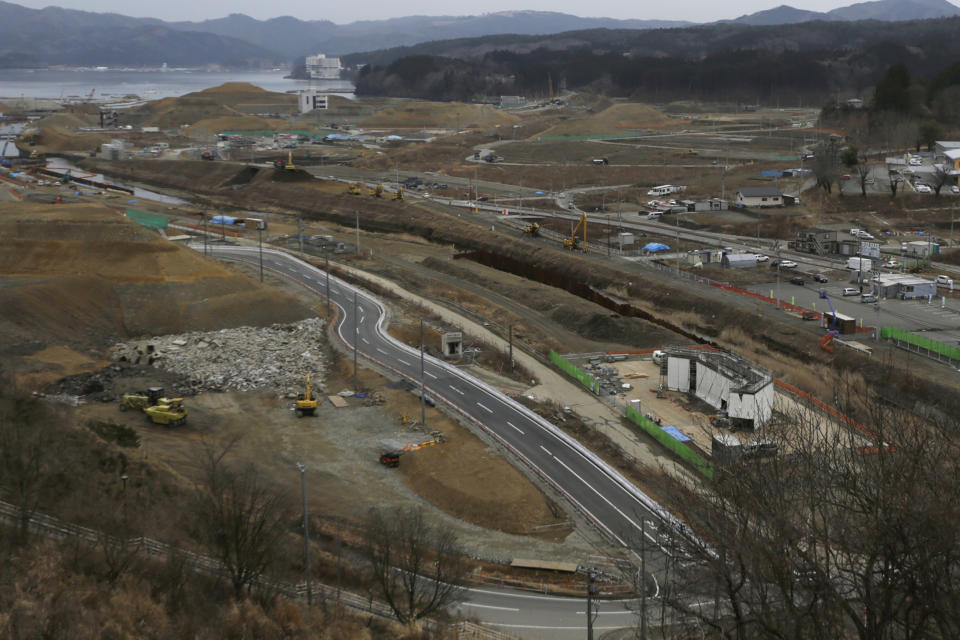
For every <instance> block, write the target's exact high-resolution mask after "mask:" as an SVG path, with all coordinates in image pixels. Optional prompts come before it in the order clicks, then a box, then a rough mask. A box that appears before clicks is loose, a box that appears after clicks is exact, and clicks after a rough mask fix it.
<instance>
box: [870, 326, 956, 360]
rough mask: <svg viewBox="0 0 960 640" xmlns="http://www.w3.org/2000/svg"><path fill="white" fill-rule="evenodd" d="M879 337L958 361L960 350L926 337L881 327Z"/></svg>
mask: <svg viewBox="0 0 960 640" xmlns="http://www.w3.org/2000/svg"><path fill="white" fill-rule="evenodd" d="M880 337H881V338H883V339H884V340H899V341H900V342H906V343H907V344H911V345H913V346H915V347H920V348H921V349H926V350H927V351H932V352H933V353H937V354H940V355H942V356H944V357H947V358H950V359H951V360H960V349H958V348H956V347H953V346H950V345H949V344H943V343H942V342H937V341H936V340H931V339H930V338H928V337H926V336H918V335H916V334H914V333H910V332H909V331H904V330H903V329H896V328H894V327H883V328H881V329H880Z"/></svg>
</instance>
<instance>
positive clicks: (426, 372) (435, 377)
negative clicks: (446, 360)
mask: <svg viewBox="0 0 960 640" xmlns="http://www.w3.org/2000/svg"><path fill="white" fill-rule="evenodd" d="M424 373H425V374H427V375H428V376H430V377H431V378H433V379H434V380H436V379H437V376H435V375H433V374H432V373H430V372H429V371H424Z"/></svg>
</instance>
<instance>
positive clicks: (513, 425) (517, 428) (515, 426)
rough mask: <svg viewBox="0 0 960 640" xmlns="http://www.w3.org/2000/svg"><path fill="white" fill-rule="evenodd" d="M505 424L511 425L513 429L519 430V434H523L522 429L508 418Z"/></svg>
mask: <svg viewBox="0 0 960 640" xmlns="http://www.w3.org/2000/svg"><path fill="white" fill-rule="evenodd" d="M507 425H508V426H510V427H513V428H514V429H516V430H517V431H519V432H520V435H524V433H523V430H522V429H521V428H520V427H518V426H517V425H515V424H513V423H512V422H510V421H509V420H507Z"/></svg>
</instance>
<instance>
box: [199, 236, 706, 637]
mask: <svg viewBox="0 0 960 640" xmlns="http://www.w3.org/2000/svg"><path fill="white" fill-rule="evenodd" d="M208 246H212V245H208ZM195 248H196V247H195ZM212 253H213V256H214V257H219V258H227V259H234V260H243V261H245V262H249V263H254V264H256V263H257V262H258V259H259V258H258V249H257V247H243V246H223V245H216V246H215V248H214V249H213V252H212ZM263 265H264V268H265V269H268V270H270V271H271V272H273V273H275V274H277V275H279V276H282V277H286V278H288V279H291V280H294V281H296V282H298V283H300V284H301V285H303V286H305V287H307V288H309V289H310V290H312V291H314V292H315V293H316V294H317V295H318V296H320V297H324V295H325V289H326V287H325V284H326V274H325V272H324V271H322V270H321V269H317V268H316V267H313V266H311V265H309V264H307V263H305V262H303V261H302V260H299V259H297V258H295V257H293V256H291V255H289V254H286V253H283V252H281V251H277V250H274V249H264V250H263ZM355 296H356V298H355ZM330 299H331V302H332V304H334V305H336V306H337V308H338V309H339V311H340V312H339V314H338V317H337V324H336V327H335V329H336V333H337V335H338V336H339V338H340V339H341V340H342V341H343V342H344V344H346V345H347V346H348V347H349V348H351V349H352V348H353V345H354V336H356V337H357V339H358V351H359V353H360V354H362V355H363V356H364V357H366V358H368V359H370V360H373V361H374V362H376V363H377V364H379V365H381V366H382V367H385V368H387V369H389V370H391V371H393V372H394V373H396V374H397V375H400V376H403V377H404V378H407V379H408V380H410V381H412V382H414V383H415V384H419V380H420V352H419V350H417V349H414V348H412V347H409V346H407V345H404V344H401V343H399V342H397V341H396V340H394V339H393V338H392V337H390V336H389V335H387V334H386V332H385V331H384V330H383V328H382V324H383V321H384V317H385V309H384V307H383V305H382V304H381V303H380V302H379V301H378V300H377V299H376V298H374V297H373V296H371V295H369V294H368V293H366V292H364V291H362V290H360V289H357V288H356V287H353V286H351V285H349V284H347V283H346V282H344V281H342V280H340V279H338V278H336V277H333V276H331V277H330ZM355 299H356V313H354V300H355ZM424 375H425V377H424V380H425V387H426V389H427V393H428V395H430V396H432V397H433V398H435V399H437V400H438V401H442V402H444V403H446V404H447V406H448V407H450V408H452V409H453V410H455V411H457V412H459V413H460V414H461V415H463V416H465V417H467V418H468V419H471V420H472V421H474V422H475V423H476V424H478V425H480V426H481V427H482V428H483V429H484V430H485V431H486V432H487V433H488V434H489V435H490V436H492V437H493V438H495V439H496V440H497V441H499V442H500V443H501V444H503V445H505V446H506V447H507V448H509V449H510V450H511V451H512V452H513V453H514V455H516V456H517V457H518V458H519V459H520V460H521V461H522V462H523V463H524V464H526V465H527V466H528V467H529V468H530V469H531V470H533V471H534V472H535V473H536V474H537V475H538V476H540V477H541V478H542V479H543V480H545V481H546V482H548V483H549V484H550V485H551V486H553V487H554V488H555V489H556V490H558V491H559V492H560V493H561V494H562V495H563V496H564V497H566V499H567V500H568V501H569V502H570V503H571V504H572V505H573V507H574V508H575V509H577V510H578V511H579V512H581V514H583V515H584V516H585V517H586V518H587V519H588V520H589V521H590V522H591V523H592V524H594V526H595V527H597V528H598V529H599V530H600V531H601V532H602V533H603V534H604V535H605V536H606V537H607V538H608V539H610V540H612V541H614V542H615V543H617V544H618V545H621V546H623V547H629V548H630V549H631V553H632V554H633V556H634V561H635V563H636V564H637V565H639V555H638V554H637V550H639V548H640V544H639V540H640V537H641V526H642V525H641V520H642V519H644V520H646V521H647V522H646V524H645V536H646V538H647V541H648V544H646V545H645V548H646V549H647V573H648V576H647V578H646V581H645V582H646V584H647V585H648V589H649V591H648V594H649V595H650V596H653V597H655V596H656V595H657V594H658V592H659V585H658V583H657V579H656V575H658V574H661V572H662V570H663V568H664V564H665V559H666V558H665V555H664V554H666V553H667V549H666V548H665V547H664V546H662V545H661V544H660V542H661V541H662V540H663V537H662V536H658V535H656V532H657V529H658V528H659V529H660V530H661V531H671V530H673V531H677V530H683V525H682V524H680V523H679V522H678V521H676V520H675V519H674V518H673V517H672V516H671V515H670V514H669V513H667V512H665V511H663V510H662V509H661V508H660V507H659V505H657V504H656V503H655V502H653V501H652V500H651V499H650V498H648V497H647V496H645V495H644V494H643V493H641V492H640V491H639V490H638V489H637V488H636V487H634V486H633V485H632V484H631V483H630V482H629V481H628V480H626V479H625V478H624V477H623V476H621V475H620V474H619V473H617V472H616V471H615V470H613V469H612V468H610V467H609V466H607V465H606V464H605V463H604V462H603V461H601V460H600V459H599V458H597V456H596V455H594V454H593V453H592V452H590V451H589V450H587V449H586V448H585V447H583V446H582V445H580V444H579V443H578V442H576V441H574V440H573V439H571V438H570V437H569V436H566V435H565V434H563V433H562V432H561V431H560V430H559V429H557V428H556V427H554V426H553V425H552V424H550V423H549V422H547V421H546V420H544V419H542V418H540V417H539V416H537V415H536V414H535V413H533V412H532V411H530V410H528V409H527V408H526V407H523V406H522V405H520V404H519V403H517V402H515V401H514V400H512V399H510V398H508V397H507V396H505V395H503V394H501V393H500V392H498V391H496V390H494V389H492V388H490V387H489V386H487V385H486V384H485V383H483V382H481V381H479V380H477V379H476V378H473V377H472V376H470V375H468V374H466V373H464V372H462V371H460V370H459V369H457V368H455V367H453V366H451V365H448V364H446V363H444V362H442V361H439V360H436V359H434V358H431V357H429V356H427V357H426V358H425V359H424ZM687 533H688V532H687ZM505 597H507V600H504V598H505ZM524 598H527V600H528V601H529V603H533V602H535V600H534V597H532V596H525V595H523V594H520V595H512V596H509V597H508V596H507V592H502V591H495V590H472V591H471V595H470V601H469V602H467V603H465V604H464V605H463V609H464V610H465V611H469V613H472V614H475V615H477V616H478V617H481V618H483V619H487V620H489V621H490V622H492V623H493V624H498V625H501V626H505V627H511V628H516V629H517V631H520V630H522V631H523V633H524V635H525V637H533V633H534V632H535V630H536V629H538V628H540V629H542V631H543V632H544V633H546V635H544V636H543V637H559V636H560V635H561V634H563V633H564V632H565V631H569V632H573V631H574V630H576V633H577V634H578V635H577V637H582V630H583V629H585V624H586V623H585V616H584V615H583V614H582V613H580V614H577V613H576V612H577V611H579V612H582V611H583V607H582V606H579V607H578V606H576V605H575V606H574V607H573V608H574V609H576V611H572V610H571V608H570V606H569V604H570V603H569V602H566V603H564V599H557V598H542V599H540V600H536V602H538V603H541V604H542V602H549V603H551V604H550V605H549V606H547V607H544V606H541V604H538V606H537V607H535V608H536V609H537V610H539V611H541V615H542V616H543V619H542V620H541V621H537V620H532V619H530V612H527V611H526V609H528V608H529V607H520V606H518V604H517V602H518V600H520V601H522V600H523V599H524ZM572 600H573V602H581V603H582V602H583V601H582V600H575V599H572ZM504 602H506V603H507V604H504ZM510 603H513V604H510ZM615 606H616V605H614V604H612V603H610V601H606V602H605V603H604V606H603V608H606V609H608V611H610V613H608V614H607V615H609V616H610V619H611V621H612V619H613V618H617V620H616V621H615V623H614V626H613V627H611V626H609V625H608V624H604V625H600V623H599V622H598V623H597V625H598V626H606V627H607V628H619V627H621V626H628V625H630V624H631V623H632V621H633V619H632V618H631V617H630V616H629V615H627V611H626V610H625V608H624V606H623V605H622V604H621V605H620V606H619V613H613V610H614V607H615ZM525 612H526V613H525ZM561 612H562V613H561ZM510 614H519V615H510ZM603 617H604V616H601V618H603ZM598 619H599V618H598Z"/></svg>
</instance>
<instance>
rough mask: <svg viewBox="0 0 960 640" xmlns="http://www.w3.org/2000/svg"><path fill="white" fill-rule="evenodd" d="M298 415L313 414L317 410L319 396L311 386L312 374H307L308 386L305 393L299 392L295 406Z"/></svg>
mask: <svg viewBox="0 0 960 640" xmlns="http://www.w3.org/2000/svg"><path fill="white" fill-rule="evenodd" d="M294 411H296V413H297V417H298V418H300V417H302V416H312V415H314V414H315V413H316V411H317V396H315V395H314V394H313V389H311V388H310V376H307V388H306V389H305V390H304V392H303V393H298V394H297V404H296V406H295V407H294Z"/></svg>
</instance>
